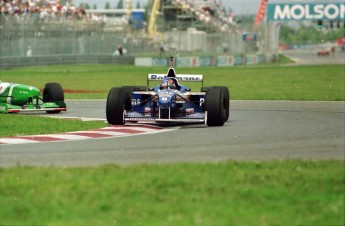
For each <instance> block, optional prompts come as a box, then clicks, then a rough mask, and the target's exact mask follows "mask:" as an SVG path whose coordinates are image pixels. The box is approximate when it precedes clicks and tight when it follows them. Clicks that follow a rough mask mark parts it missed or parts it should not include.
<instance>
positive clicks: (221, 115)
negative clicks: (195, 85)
mask: <svg viewBox="0 0 345 226" xmlns="http://www.w3.org/2000/svg"><path fill="white" fill-rule="evenodd" d="M228 101H229V100H228V99H227V98H226V93H225V91H224V89H222V88H212V89H209V90H208V91H207V93H206V96H205V111H207V125H208V126H223V125H224V123H225V121H226V114H227V109H226V106H227V104H226V103H227V102H228Z"/></svg>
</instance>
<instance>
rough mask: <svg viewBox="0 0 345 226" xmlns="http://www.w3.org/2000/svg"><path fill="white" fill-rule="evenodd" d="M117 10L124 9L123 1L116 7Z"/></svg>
mask: <svg viewBox="0 0 345 226" xmlns="http://www.w3.org/2000/svg"><path fill="white" fill-rule="evenodd" d="M116 8H117V9H123V0H120V1H119V2H118V3H117V6H116Z"/></svg>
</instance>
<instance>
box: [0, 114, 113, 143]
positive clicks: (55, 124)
mask: <svg viewBox="0 0 345 226" xmlns="http://www.w3.org/2000/svg"><path fill="white" fill-rule="evenodd" d="M0 125H1V129H0V137H9V136H23V135H39V134H52V133H59V132H71V131H83V130H91V129H97V128H102V127H106V126H107V124H106V123H104V122H100V121H91V122H82V121H80V120H66V119H56V118H47V117H40V116H35V115H23V114H0Z"/></svg>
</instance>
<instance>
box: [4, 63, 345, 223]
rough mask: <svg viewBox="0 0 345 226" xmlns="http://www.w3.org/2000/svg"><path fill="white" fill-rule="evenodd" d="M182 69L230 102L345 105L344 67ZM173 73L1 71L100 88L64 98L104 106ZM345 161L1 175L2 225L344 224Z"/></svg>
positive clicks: (71, 124)
mask: <svg viewBox="0 0 345 226" xmlns="http://www.w3.org/2000/svg"><path fill="white" fill-rule="evenodd" d="M176 70H177V72H178V73H190V74H204V75H205V79H206V81H205V86H212V85H225V86H228V87H229V88H230V89H231V94H232V99H243V100H248V99H255V100H259V99H263V100H321V101H322V100H326V101H335V100H344V99H345V98H344V78H345V74H344V73H345V71H344V66H343V65H323V66H298V67H291V66H273V65H269V66H263V65H259V66H249V67H230V68H218V67H214V68H176ZM166 71H167V69H166V68H161V67H155V68H153V67H137V68H135V67H130V66H112V65H79V66H78V65H77V66H75V65H73V66H47V67H34V68H21V69H12V70H2V71H1V74H0V79H1V80H3V81H13V82H15V83H22V84H30V85H33V86H37V87H39V88H43V87H44V84H45V83H48V82H60V83H61V84H62V86H63V88H64V89H72V90H88V91H99V93H91V94H85V93H82V94H69V93H66V94H65V96H66V98H84V99H86V98H98V99H105V98H106V97H107V93H108V91H109V89H110V88H111V87H114V86H122V85H145V84H146V75H147V74H148V73H152V72H157V73H164V72H166ZM192 88H196V87H194V86H192ZM23 125H25V126H23ZM0 126H1V129H0V137H1V136H8V135H9V134H10V136H15V135H24V134H42V133H56V132H62V131H75V130H87V129H94V128H100V127H103V126H104V123H103V122H81V121H64V120H59V119H48V118H43V117H38V116H32V115H30V116H27V115H20V114H18V115H17V114H10V115H1V114H0ZM43 128H44V129H43ZM43 131H44V132H43ZM229 148H231V147H229ZM344 163H345V162H344V160H342V161H326V160H325V161H302V160H300V161H297V160H296V161H281V162H278V161H272V162H261V163H254V162H251V163H249V162H223V163H217V164H216V163H214V164H213V163H208V164H193V163H188V164H187V163H186V164H184V163H176V164H162V165H160V164H152V165H131V166H114V165H106V166H99V167H85V168H71V167H67V168H66V167H63V168H60V167H45V168H39V167H23V166H17V167H12V168H0V203H1V209H0V225H48V224H49V225H344V223H345V219H344V211H345V208H344V200H345V197H344V196H345V195H344V194H345V190H344V181H345V178H344V176H345V175H344V170H345V169H344Z"/></svg>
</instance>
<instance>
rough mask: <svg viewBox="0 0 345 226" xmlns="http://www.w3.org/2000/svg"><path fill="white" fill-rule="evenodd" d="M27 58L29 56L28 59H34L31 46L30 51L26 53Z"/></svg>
mask: <svg viewBox="0 0 345 226" xmlns="http://www.w3.org/2000/svg"><path fill="white" fill-rule="evenodd" d="M26 56H27V57H32V49H31V46H28V50H27V51H26Z"/></svg>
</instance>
